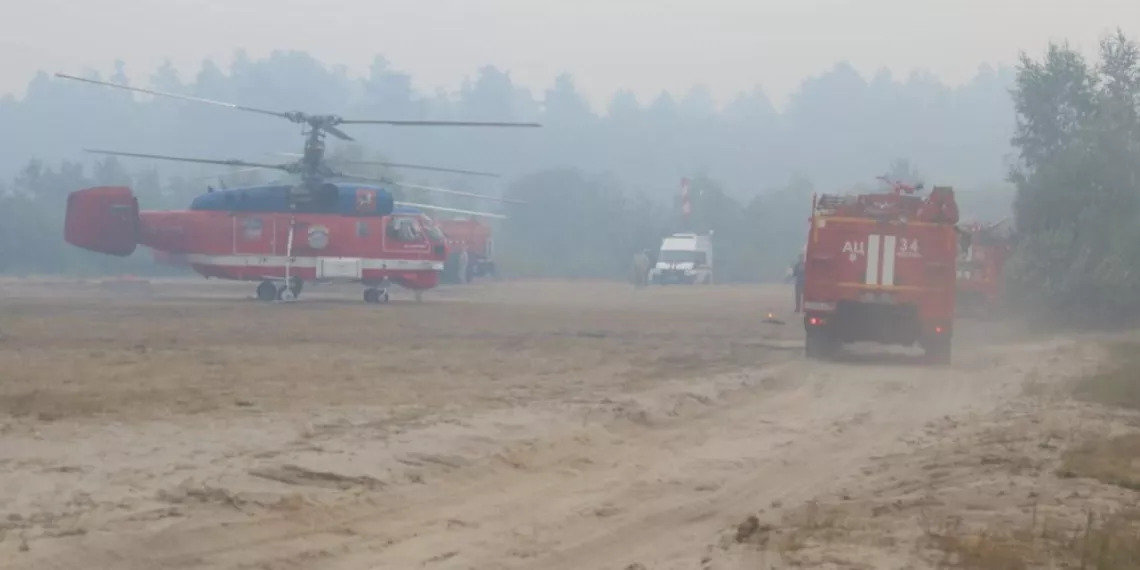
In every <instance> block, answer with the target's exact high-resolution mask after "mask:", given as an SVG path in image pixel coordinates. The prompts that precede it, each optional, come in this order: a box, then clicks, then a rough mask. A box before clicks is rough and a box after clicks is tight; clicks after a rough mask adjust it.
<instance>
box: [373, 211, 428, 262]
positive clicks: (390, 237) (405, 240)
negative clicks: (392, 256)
mask: <svg viewBox="0 0 1140 570" xmlns="http://www.w3.org/2000/svg"><path fill="white" fill-rule="evenodd" d="M383 243H384V250H385V251H390V252H400V253H404V254H409V253H427V251H428V249H429V245H428V242H427V236H426V235H425V233H424V228H423V226H421V225H420V222H419V220H417V219H416V218H414V217H411V216H393V217H392V218H390V219H389V220H388V224H387V227H386V228H385V230H384V242H383Z"/></svg>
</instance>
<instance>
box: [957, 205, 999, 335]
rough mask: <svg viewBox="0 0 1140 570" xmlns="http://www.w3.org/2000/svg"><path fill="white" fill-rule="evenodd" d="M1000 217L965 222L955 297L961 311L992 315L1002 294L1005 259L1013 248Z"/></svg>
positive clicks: (966, 313) (971, 314)
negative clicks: (987, 221) (987, 222)
mask: <svg viewBox="0 0 1140 570" xmlns="http://www.w3.org/2000/svg"><path fill="white" fill-rule="evenodd" d="M1006 221H1007V220H1006V219H1003V220H1001V221H999V222H997V223H995V224H990V225H983V224H981V223H976V222H975V223H972V224H965V225H964V227H963V228H962V233H961V238H960V241H961V245H962V248H961V249H962V251H961V252H960V254H959V256H958V273H957V274H958V300H957V308H958V312H959V314H961V315H969V316H975V317H982V316H992V315H993V314H994V313H995V312H996V311H999V310H1000V307H1001V305H1002V301H1003V297H1004V293H1005V290H1004V284H1005V282H1004V270H1005V262H1006V260H1008V259H1009V256H1010V253H1011V251H1012V249H1013V246H1012V240H1011V236H1010V232H1009V228H1008V227H1006V225H1005V222H1006Z"/></svg>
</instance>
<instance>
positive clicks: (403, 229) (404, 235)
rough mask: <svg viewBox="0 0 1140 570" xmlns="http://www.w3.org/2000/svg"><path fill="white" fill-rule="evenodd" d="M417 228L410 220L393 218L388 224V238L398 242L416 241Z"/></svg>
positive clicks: (412, 220) (418, 236)
mask: <svg viewBox="0 0 1140 570" xmlns="http://www.w3.org/2000/svg"><path fill="white" fill-rule="evenodd" d="M418 226H419V224H417V223H416V220H414V219H412V218H393V219H392V223H390V224H388V237H390V238H392V239H395V240H398V241H409V242H410V241H417V240H419V239H420V230H419V227H418Z"/></svg>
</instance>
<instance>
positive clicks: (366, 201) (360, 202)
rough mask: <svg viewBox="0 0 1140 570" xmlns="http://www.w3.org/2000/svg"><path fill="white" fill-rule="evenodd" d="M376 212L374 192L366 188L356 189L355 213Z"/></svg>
mask: <svg viewBox="0 0 1140 570" xmlns="http://www.w3.org/2000/svg"><path fill="white" fill-rule="evenodd" d="M375 210H376V191H375V190H369V189H367V188H357V189H356V211H357V212H371V211H375Z"/></svg>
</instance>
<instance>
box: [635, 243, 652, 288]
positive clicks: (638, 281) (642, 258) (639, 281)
mask: <svg viewBox="0 0 1140 570" xmlns="http://www.w3.org/2000/svg"><path fill="white" fill-rule="evenodd" d="M648 284H649V255H647V254H646V253H645V250H641V251H639V252H637V254H635V255H634V256H633V286H634V287H636V288H638V289H640V288H642V287H645V286H646V285H648Z"/></svg>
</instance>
